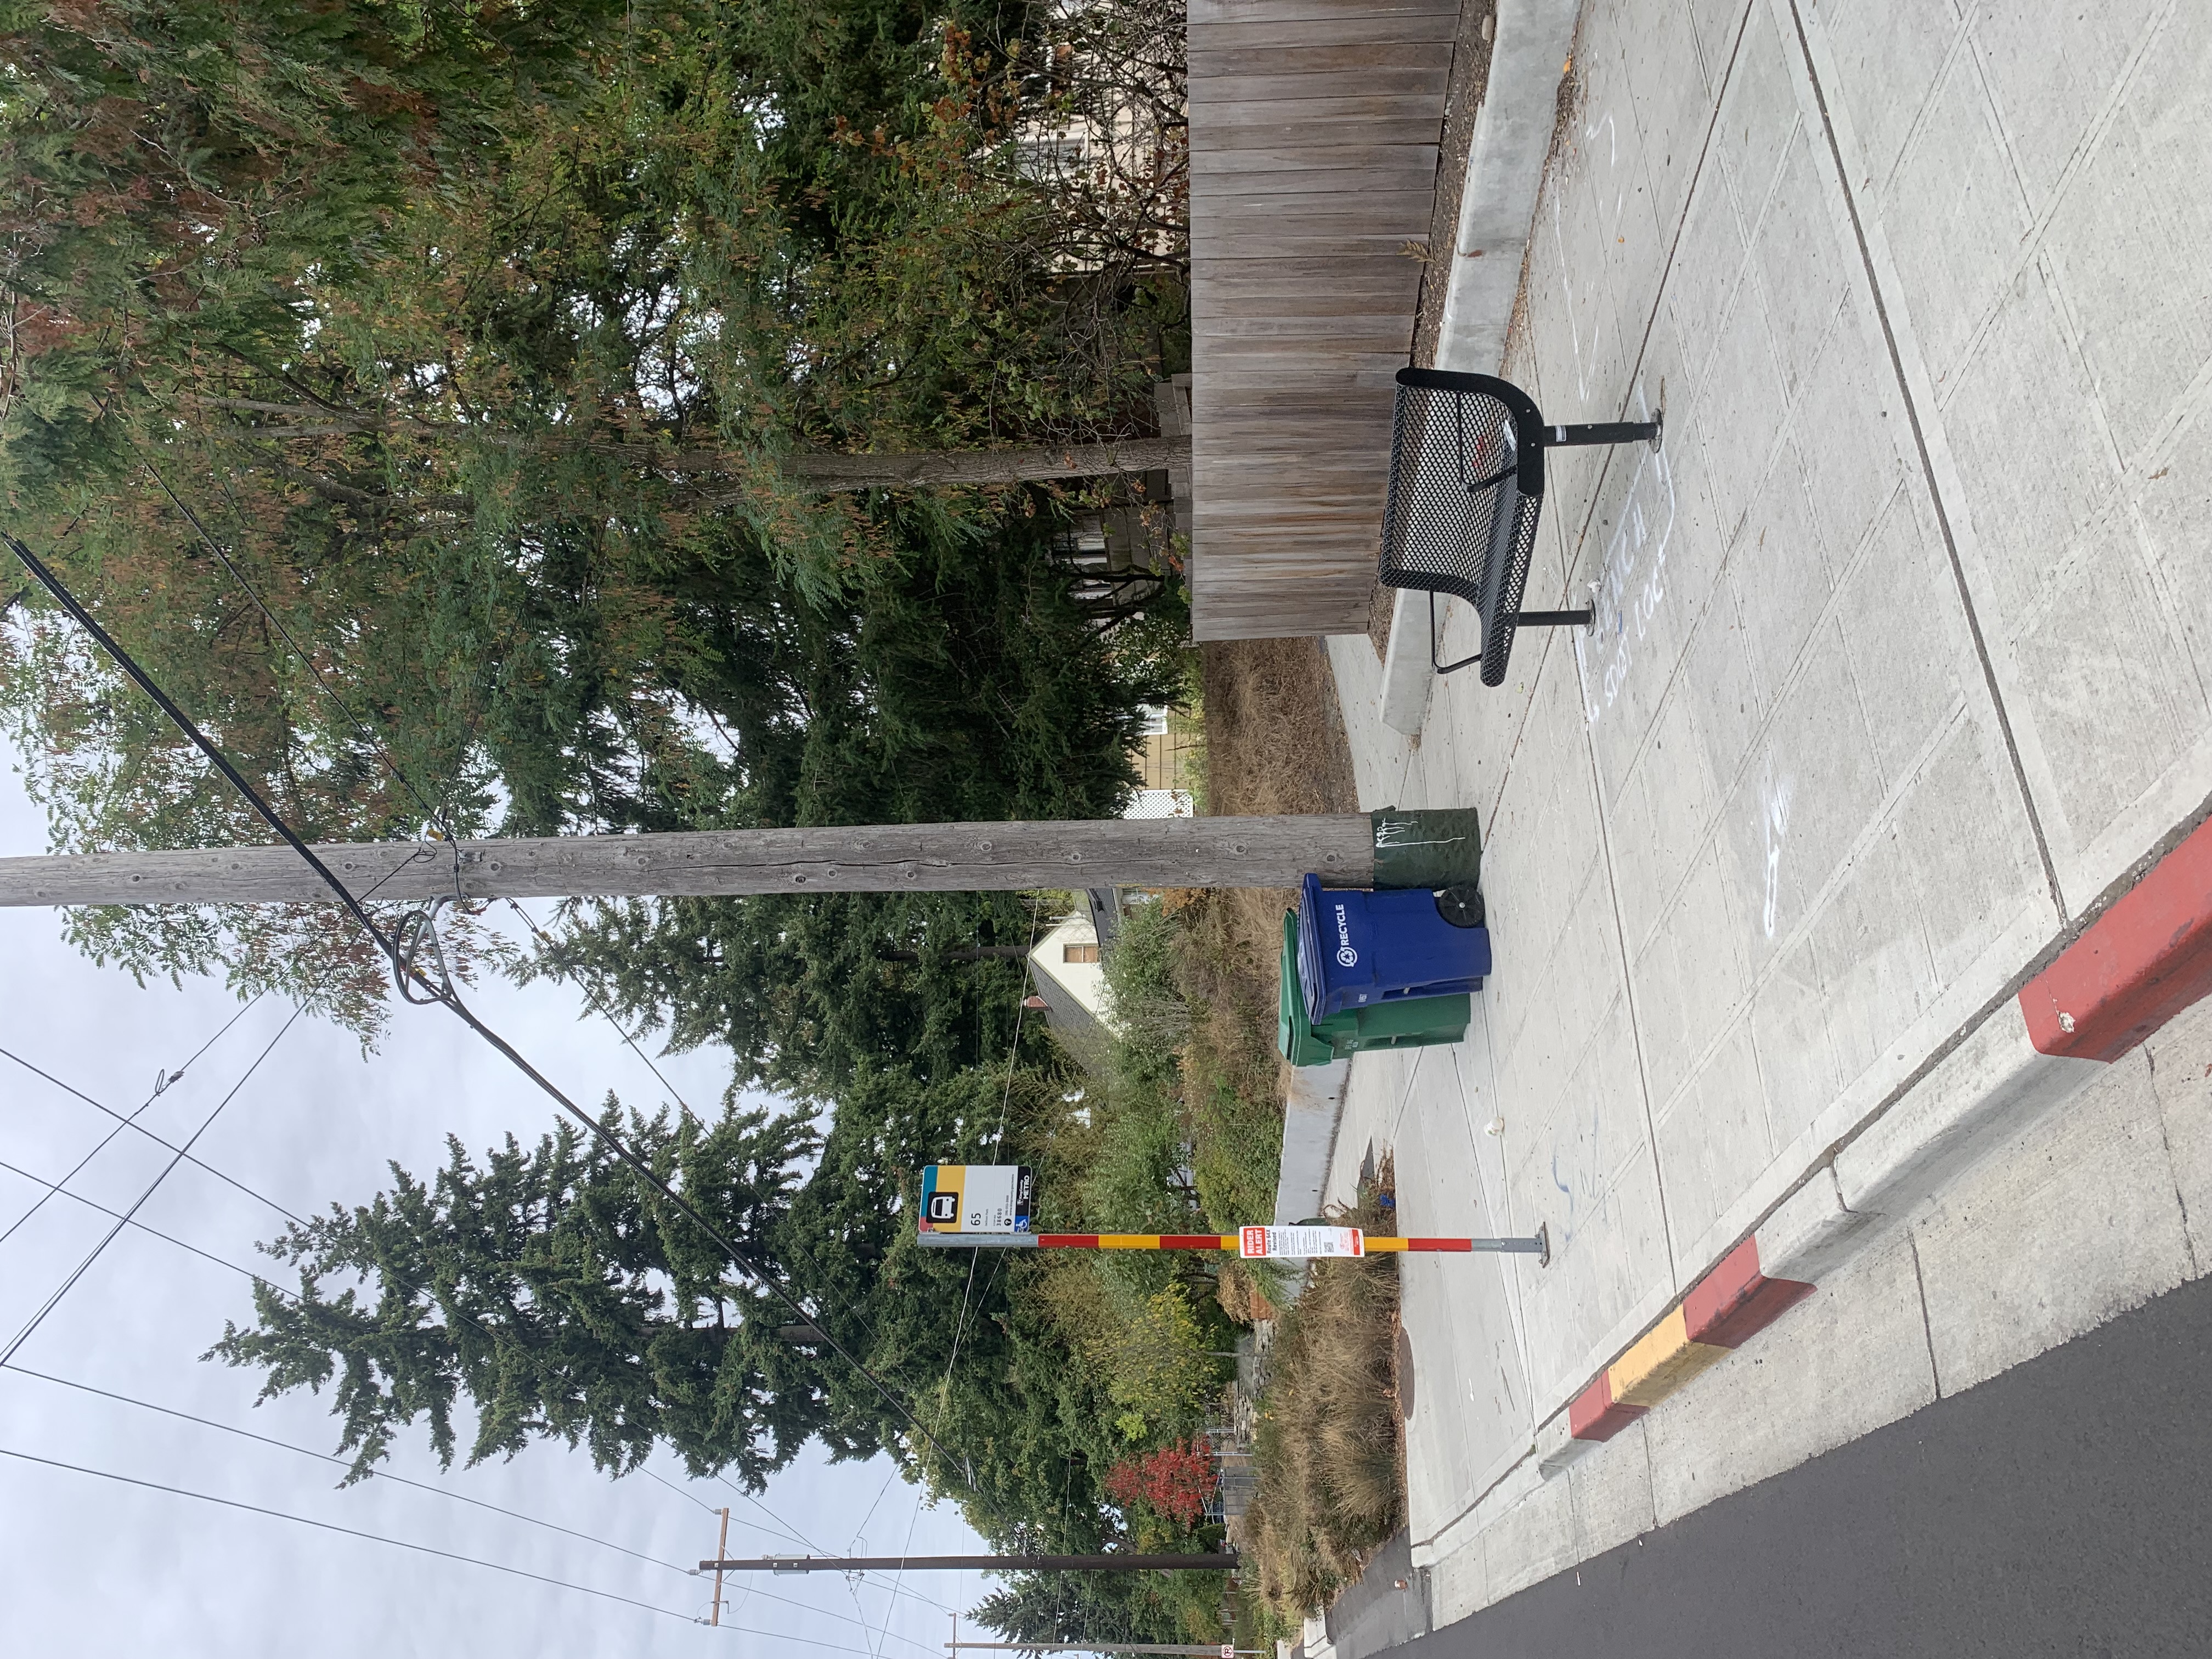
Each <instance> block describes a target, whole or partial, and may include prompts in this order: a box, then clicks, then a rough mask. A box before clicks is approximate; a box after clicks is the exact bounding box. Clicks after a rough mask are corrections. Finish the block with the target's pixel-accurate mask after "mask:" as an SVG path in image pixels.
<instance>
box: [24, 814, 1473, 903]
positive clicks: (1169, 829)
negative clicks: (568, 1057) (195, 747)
mask: <svg viewBox="0 0 2212 1659" xmlns="http://www.w3.org/2000/svg"><path fill="white" fill-rule="evenodd" d="M1374 816H1375V817H1376V819H1377V820H1380V819H1382V818H1383V817H1384V815H1383V814H1379V813H1378V814H1376V815H1374ZM1461 816H1464V817H1465V818H1466V819H1467V820H1468V831H1467V833H1466V834H1465V835H1464V836H1462V837H1460V838H1459V839H1460V840H1462V841H1464V842H1465V843H1466V848H1467V850H1468V852H1469V853H1472V851H1473V849H1474V836H1473V831H1472V823H1473V817H1474V815H1473V814H1472V813H1467V814H1464V815H1461V814H1452V813H1435V812H1432V813H1427V814H1419V813H1412V812H1408V813H1401V814H1395V815H1391V820H1392V822H1393V823H1398V822H1407V821H1412V820H1415V819H1419V818H1423V817H1426V818H1430V819H1443V818H1449V817H1461ZM1383 844H1384V842H1383V826H1382V825H1381V824H1380V823H1370V817H1369V815H1367V814H1365V813H1357V814H1355V813H1339V814H1325V815H1316V816H1311V817H1200V818H1103V819H1074V820H1062V821H1058V822H1042V823H907V824H875V825H870V826H866V827H863V828H858V829H714V830H684V831H678V832H671V833H665V834H654V835H634V836H549V837H544V838H540V839H533V840H504V841H465V842H435V841H433V842H328V843H325V844H324V845H321V846H319V847H317V848H315V852H316V854H317V855H318V856H319V858H321V859H322V860H323V861H324V862H325V864H327V865H328V866H330V867H331V870H332V871H334V872H337V876H338V877H339V878H340V879H341V880H343V881H344V882H346V883H347V884H349V886H350V887H351V888H352V890H354V892H355V893H356V894H357V895H361V896H367V895H368V894H369V893H370V892H371V891H372V890H373V891H374V895H375V896H376V897H377V898H378V899H380V900H384V899H398V900H414V901H419V900H423V899H433V898H438V897H441V896H454V895H456V891H457V890H458V896H460V897H463V898H469V899H496V898H554V897H567V896H592V897H602V896H604V897H616V896H702V897H703V896H714V895H720V894H729V893H891V892H1001V893H1004V892H1026V891H1032V890H1037V889H1041V888H1060V887H1109V886H1120V887H1295V886H1297V884H1298V880H1299V878H1301V877H1302V876H1303V875H1304V873H1305V872H1308V871H1313V872H1316V873H1318V874H1319V875H1320V876H1321V877H1322V878H1323V879H1324V880H1325V881H1328V883H1330V884H1332V885H1336V886H1346V887H1366V886H1370V885H1372V884H1375V878H1376V848H1377V846H1378V845H1383ZM1399 844H1400V845H1402V846H1405V847H1407V848H1412V847H1413V846H1414V845H1415V843H1411V842H1401V843H1399ZM1427 844H1428V843H1425V842H1424V843H1419V845H1427ZM1437 845H1438V846H1442V845H1443V843H1442V842H1438V843H1437ZM1386 850H1394V849H1393V848H1386ZM1386 884H1387V883H1386ZM1400 884H1401V885H1437V886H1443V885H1445V884H1447V883H1446V882H1445V881H1442V880H1439V881H1436V882H1433V883H1430V882H1426V881H1419V880H1417V881H1410V882H1404V883H1400ZM328 902H334V901H333V900H332V896H331V891H330V890H329V889H328V888H327V887H325V886H324V884H322V883H321V882H320V881H319V880H318V879H317V878H316V876H315V873H314V872H313V871H312V870H310V869H309V868H308V867H307V865H306V863H305V862H304V861H303V860H301V858H300V857H299V855H298V854H295V853H294V852H293V851H292V850H291V849H290V848H285V847H222V848H195V849H191V850H186V851H181V852H157V853H76V854H62V855H58V856H55V857H51V858H11V859H0V906H22V905H93V904H321V903H328Z"/></svg>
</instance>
